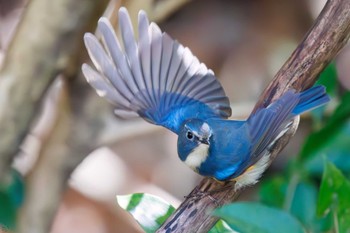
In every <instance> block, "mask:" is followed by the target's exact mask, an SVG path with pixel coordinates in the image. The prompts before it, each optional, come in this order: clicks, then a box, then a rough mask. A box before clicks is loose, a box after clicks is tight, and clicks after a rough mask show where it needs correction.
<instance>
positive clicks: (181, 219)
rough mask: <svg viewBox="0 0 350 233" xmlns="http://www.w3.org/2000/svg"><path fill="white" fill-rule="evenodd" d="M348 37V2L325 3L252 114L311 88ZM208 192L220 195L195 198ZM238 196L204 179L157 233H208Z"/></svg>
mask: <svg viewBox="0 0 350 233" xmlns="http://www.w3.org/2000/svg"><path fill="white" fill-rule="evenodd" d="M349 35H350V1H349V0H329V1H328V2H327V4H326V5H325V7H324V9H323V10H322V12H321V13H320V15H319V17H318V18H317V20H316V22H315V24H314V25H313V27H312V28H311V30H310V31H309V32H308V33H307V35H306V37H305V38H304V40H303V41H302V42H301V43H300V44H299V46H298V47H297V48H296V50H295V51H294V52H293V54H292V55H291V56H290V58H289V59H288V60H287V62H286V63H285V64H284V65H283V66H282V68H281V69H280V70H279V72H278V73H277V74H276V75H275V78H274V80H273V81H272V82H271V83H270V85H269V86H268V87H267V88H266V89H265V91H264V92H263V94H262V95H261V97H260V99H259V101H258V102H257V104H256V106H255V108H254V110H256V109H257V108H258V107H260V106H267V105H268V104H269V103H271V102H272V101H273V100H275V99H276V98H278V97H280V96H281V95H282V94H283V93H284V92H285V91H286V90H287V89H289V88H294V89H296V90H297V91H301V90H305V89H307V88H309V87H310V86H312V85H313V84H314V83H315V82H316V80H317V78H318V75H319V74H320V72H321V71H322V70H323V69H324V68H325V67H326V65H327V64H328V63H329V62H330V61H331V60H332V59H333V58H334V57H335V56H336V55H337V54H338V52H339V51H340V50H341V48H343V47H344V45H345V44H346V43H347V41H348V39H349ZM298 121H299V118H295V120H294V123H293V124H292V126H291V128H290V129H289V130H288V132H287V133H286V134H285V135H284V136H283V137H281V138H280V139H279V140H278V141H277V143H276V144H275V146H274V148H272V150H271V161H270V163H271V162H272V161H273V159H274V158H275V157H276V156H277V155H278V154H279V152H280V151H281V150H282V149H283V148H284V146H285V145H286V144H287V143H288V142H289V140H290V138H291V137H292V136H293V135H294V133H295V131H296V129H297V126H298ZM210 190H221V191H219V192H215V193H213V194H212V195H211V197H212V198H210V197H208V196H204V197H203V198H200V199H199V198H198V196H200V195H201V192H203V191H210ZM240 192H241V189H240V188H239V187H237V186H235V184H234V183H229V184H221V183H218V182H216V181H214V180H212V179H208V178H205V179H203V180H202V181H201V182H200V184H199V185H198V186H197V187H196V188H195V189H194V190H193V191H192V192H191V194H190V195H189V196H188V197H187V198H186V200H185V201H184V202H183V203H182V204H181V205H180V207H179V208H178V209H177V210H176V212H175V213H174V214H173V215H172V216H170V217H169V219H168V220H167V221H166V222H165V223H164V224H163V225H162V226H161V228H160V229H159V230H158V231H157V232H159V233H160V232H167V233H174V232H208V231H209V230H210V229H211V228H212V226H213V225H214V224H215V223H216V222H217V220H218V218H217V217H214V216H211V214H210V212H211V210H213V209H214V208H217V207H219V206H222V205H224V204H227V203H230V202H232V201H234V200H235V199H236V198H237V197H238V196H239V194H240ZM213 199H215V200H213Z"/></svg>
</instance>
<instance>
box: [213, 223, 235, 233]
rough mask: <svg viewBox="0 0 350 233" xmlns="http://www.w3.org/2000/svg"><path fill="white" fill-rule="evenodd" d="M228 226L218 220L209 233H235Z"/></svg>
mask: <svg viewBox="0 0 350 233" xmlns="http://www.w3.org/2000/svg"><path fill="white" fill-rule="evenodd" d="M235 232H236V231H234V230H232V229H231V228H230V226H229V225H228V224H227V223H226V222H225V221H223V220H219V221H218V222H217V223H216V224H215V226H214V227H213V228H212V229H211V230H210V231H209V233H235Z"/></svg>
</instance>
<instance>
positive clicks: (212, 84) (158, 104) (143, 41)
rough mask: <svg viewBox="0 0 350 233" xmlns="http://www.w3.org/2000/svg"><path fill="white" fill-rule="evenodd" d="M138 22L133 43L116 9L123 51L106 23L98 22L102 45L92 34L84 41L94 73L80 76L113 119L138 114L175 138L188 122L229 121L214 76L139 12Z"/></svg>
mask: <svg viewBox="0 0 350 233" xmlns="http://www.w3.org/2000/svg"><path fill="white" fill-rule="evenodd" d="M138 21H139V22H138V35H139V36H138V40H135V35H134V30H133V27H132V23H131V20H130V17H129V14H128V12H127V10H126V9H125V8H121V9H120V10H119V27H120V30H121V39H122V44H123V46H121V43H120V42H119V40H118V38H117V36H116V33H115V32H114V30H113V28H112V26H111V24H110V22H109V21H108V20H107V19H106V18H101V19H100V20H99V23H98V30H99V31H100V32H101V34H102V43H103V45H102V44H101V43H100V42H99V41H98V39H97V38H96V37H95V36H94V35H92V34H90V33H87V34H86V35H85V37H84V38H85V45H86V48H87V50H88V52H89V55H90V57H91V60H92V61H93V64H94V66H95V67H96V69H97V71H95V70H93V69H92V68H91V67H89V66H88V65H86V64H85V65H83V67H82V69H83V72H84V75H85V77H86V78H87V80H88V81H89V83H90V84H91V86H93V87H94V88H95V89H96V91H97V92H98V93H99V94H100V95H102V96H104V97H106V98H107V99H108V100H109V101H110V102H112V103H113V104H114V105H115V106H116V110H115V112H116V114H118V115H120V116H134V115H138V116H141V117H143V118H145V119H146V120H147V121H150V122H151V123H154V124H158V125H162V126H164V127H167V128H169V129H170V130H172V131H174V132H175V133H177V132H178V130H179V127H180V125H181V122H183V121H184V120H186V119H188V118H193V117H200V118H203V119H206V118H210V117H219V118H227V117H229V116H230V115H231V109H230V106H229V100H228V98H227V96H226V94H225V92H224V90H223V88H222V86H221V85H220V83H219V82H218V80H217V79H216V77H215V76H214V73H213V72H212V71H211V70H209V69H208V68H207V67H206V66H205V65H204V64H203V63H201V62H200V61H199V60H198V58H197V57H195V56H194V55H193V54H192V52H191V51H190V50H189V49H188V48H187V47H184V46H182V45H181V44H180V43H178V42H177V41H176V40H173V39H172V38H171V37H170V36H169V35H168V34H166V33H163V32H162V31H161V30H160V28H159V27H158V26H157V25H156V24H155V23H153V22H151V23H149V21H148V19H147V16H146V14H145V13H144V12H143V11H141V12H140V13H139V16H138ZM199 112H200V114H198V113H199Z"/></svg>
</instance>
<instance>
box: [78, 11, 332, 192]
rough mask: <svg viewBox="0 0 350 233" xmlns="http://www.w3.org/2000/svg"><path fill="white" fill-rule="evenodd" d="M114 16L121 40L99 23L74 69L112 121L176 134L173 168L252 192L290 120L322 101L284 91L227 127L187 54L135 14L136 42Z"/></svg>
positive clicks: (224, 103) (210, 79)
mask: <svg viewBox="0 0 350 233" xmlns="http://www.w3.org/2000/svg"><path fill="white" fill-rule="evenodd" d="M118 16H119V18H118V19H119V28H120V38H121V40H120V39H118V37H117V36H116V32H115V30H114V29H113V27H112V25H111V23H110V22H109V20H108V19H107V18H105V17H101V18H100V19H99V21H98V26H97V30H98V32H99V33H100V35H101V40H99V39H98V38H97V37H96V36H95V35H94V34H92V33H89V32H87V33H85V35H84V42H85V46H86V49H87V51H88V54H89V56H90V59H91V60H92V63H93V65H94V67H92V66H90V65H88V64H86V63H85V64H83V65H82V72H83V74H84V76H85V78H86V80H87V82H88V83H89V84H90V85H91V86H92V87H93V88H94V89H95V90H96V92H97V94H98V95H100V96H102V97H104V98H105V99H107V100H108V101H109V102H110V103H112V104H113V105H114V106H115V114H116V115H118V116H120V117H123V118H129V117H141V118H143V119H144V120H146V121H148V122H150V123H152V124H155V125H159V126H163V127H165V128H167V129H169V130H171V131H172V132H173V133H175V134H177V135H178V140H177V152H178V156H179V158H180V160H181V161H183V162H184V163H185V164H186V165H187V166H188V167H189V168H191V169H192V170H193V171H195V172H197V173H198V174H200V175H202V176H204V177H210V178H213V179H215V180H217V181H219V182H227V181H228V182H230V181H236V182H237V183H238V184H239V185H241V186H246V185H252V184H255V183H256V182H258V180H259V179H260V177H261V175H262V174H263V172H264V171H265V170H266V169H267V167H268V165H269V163H270V160H271V159H270V154H271V148H272V147H273V145H274V144H275V142H276V141H277V140H278V139H279V138H280V137H281V136H283V135H284V134H285V133H286V131H288V129H289V128H290V126H291V123H292V120H293V119H294V118H295V117H297V116H298V115H300V114H302V113H304V112H306V111H310V110H312V109H314V108H317V107H319V106H321V105H324V104H326V103H327V102H328V101H329V100H330V98H329V96H328V95H327V93H326V90H325V87H324V86H321V85H318V86H313V87H311V88H309V89H307V90H304V91H302V92H297V91H296V90H294V89H292V88H291V89H288V90H287V91H286V92H285V93H284V94H283V95H281V97H279V98H278V99H276V100H275V101H273V102H271V103H269V104H266V105H267V106H262V107H260V108H258V109H256V110H255V111H253V112H252V113H251V114H250V115H249V116H248V118H247V119H246V120H233V119H229V117H230V116H231V107H230V101H229V98H228V97H227V95H226V94H225V91H224V89H223V87H222V85H221V84H220V82H219V81H218V79H217V78H216V76H215V75H214V72H213V71H212V70H210V69H208V68H207V67H206V65H205V64H203V63H201V62H200V61H199V60H198V58H197V57H196V56H194V55H193V54H192V52H191V51H190V49H189V48H187V47H185V46H183V45H182V44H180V43H179V42H178V41H177V40H174V39H172V38H171V37H170V36H169V35H168V34H167V33H165V32H162V31H161V29H160V28H159V26H158V25H157V24H156V23H154V22H149V20H148V17H147V15H146V13H145V12H144V11H142V10H141V11H140V12H139V14H138V26H137V30H138V36H137V39H136V37H135V33H134V30H133V26H132V23H131V19H130V16H129V13H128V11H127V9H126V8H125V7H121V8H120V9H119V11H118ZM121 42H122V43H121Z"/></svg>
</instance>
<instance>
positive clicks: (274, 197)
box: [259, 176, 288, 208]
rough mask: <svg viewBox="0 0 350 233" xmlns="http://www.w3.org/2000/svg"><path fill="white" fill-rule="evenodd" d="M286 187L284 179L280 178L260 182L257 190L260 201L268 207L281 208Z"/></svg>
mask: <svg viewBox="0 0 350 233" xmlns="http://www.w3.org/2000/svg"><path fill="white" fill-rule="evenodd" d="M287 186H288V183H287V181H286V179H285V178H283V177H281V176H275V177H273V178H271V179H266V180H264V181H262V182H261V185H260V189H259V197H260V201H261V202H262V203H263V204H266V205H268V206H273V207H278V208H282V207H283V203H284V199H285V197H286V192H287Z"/></svg>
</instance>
